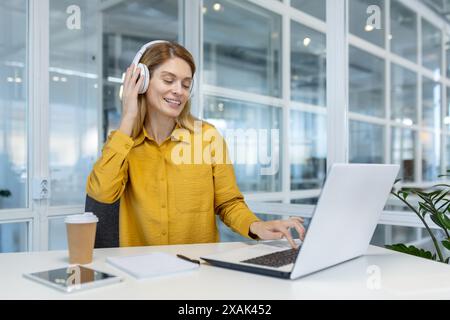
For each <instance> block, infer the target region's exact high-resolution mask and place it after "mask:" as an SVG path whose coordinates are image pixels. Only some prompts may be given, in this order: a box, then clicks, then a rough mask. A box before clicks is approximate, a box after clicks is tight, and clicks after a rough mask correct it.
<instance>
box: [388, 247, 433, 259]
mask: <svg viewBox="0 0 450 320" xmlns="http://www.w3.org/2000/svg"><path fill="white" fill-rule="evenodd" d="M385 247H386V248H387V249H390V250H394V251H397V252H401V253H406V254H410V255H413V256H416V257H420V258H425V259H430V260H436V255H433V254H432V253H431V252H430V251H426V250H424V249H419V248H416V247H415V246H408V247H407V246H406V245H404V244H403V243H397V244H393V245H385Z"/></svg>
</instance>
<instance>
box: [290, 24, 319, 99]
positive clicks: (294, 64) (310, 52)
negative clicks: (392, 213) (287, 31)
mask: <svg viewBox="0 0 450 320" xmlns="http://www.w3.org/2000/svg"><path fill="white" fill-rule="evenodd" d="M325 48H326V37H325V34H323V33H321V32H318V31H315V30H313V29H311V28H308V27H306V26H304V25H302V24H300V23H297V22H292V23H291V81H290V83H291V100H293V101H298V102H302V103H306V104H310V105H315V106H325V105H326V49H325Z"/></svg>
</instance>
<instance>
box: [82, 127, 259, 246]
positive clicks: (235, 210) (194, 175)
mask: <svg viewBox="0 0 450 320" xmlns="http://www.w3.org/2000/svg"><path fill="white" fill-rule="evenodd" d="M205 132H207V134H204V133H205ZM211 133H212V134H211ZM214 137H215V138H214ZM218 141H220V143H223V146H224V149H223V153H220V152H219V153H220V155H219V156H218V155H216V154H215V153H216V151H215V147H213V145H214V143H218ZM199 147H200V149H201V150H199ZM218 158H220V159H219V161H218ZM226 160H228V155H227V151H226V145H225V142H224V140H223V139H222V137H221V136H220V134H219V133H218V131H217V130H216V129H215V128H214V127H213V126H212V125H210V124H208V123H205V122H202V123H201V130H196V132H191V131H188V130H187V129H182V128H181V127H180V126H178V125H177V126H176V127H175V129H174V131H173V132H172V134H171V135H170V137H168V138H167V139H166V140H165V141H164V142H163V143H162V144H161V145H158V144H157V143H156V141H155V140H154V139H152V138H151V137H150V136H149V135H148V134H147V132H146V131H145V129H143V130H142V133H141V134H140V136H138V138H136V139H135V140H133V139H132V138H131V137H129V136H128V135H126V134H124V133H122V132H121V131H119V130H117V131H114V132H112V133H111V134H110V136H109V138H108V141H107V142H106V144H105V145H104V147H103V151H102V155H101V157H100V159H99V160H98V161H97V162H96V163H95V165H94V168H93V170H92V172H91V173H90V175H89V177H88V181H87V188H86V189H87V193H88V195H89V196H90V197H92V198H93V199H95V200H97V201H99V202H103V203H114V202H115V201H117V200H118V199H120V218H119V221H120V222H119V237H120V246H146V245H167V244H184V243H208V242H218V241H219V232H218V229H217V225H216V220H215V214H218V215H219V216H220V218H221V220H222V221H223V222H224V223H225V224H226V225H227V226H229V227H230V228H231V229H233V230H234V231H235V232H238V233H239V234H241V235H242V236H244V237H247V238H250V236H249V227H250V224H251V223H253V222H255V221H260V220H259V219H258V218H257V217H256V216H255V215H254V214H253V213H252V212H251V211H250V210H249V208H248V207H247V205H246V204H245V202H244V199H243V196H242V194H241V192H240V191H239V188H238V186H237V184H236V178H235V175H234V170H233V166H232V164H231V163H229V162H227V161H226Z"/></svg>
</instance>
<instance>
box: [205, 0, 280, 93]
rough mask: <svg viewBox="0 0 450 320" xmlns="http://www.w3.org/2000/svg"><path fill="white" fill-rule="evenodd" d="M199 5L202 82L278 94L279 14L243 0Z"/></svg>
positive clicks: (240, 89)
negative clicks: (201, 9)
mask: <svg viewBox="0 0 450 320" xmlns="http://www.w3.org/2000/svg"><path fill="white" fill-rule="evenodd" d="M215 3H216V1H215V0H205V1H204V2H203V6H204V7H205V8H207V11H206V12H205V13H204V14H203V24H204V30H203V41H204V42H203V70H202V72H203V81H204V84H209V85H213V86H218V87H223V88H229V89H234V90H238V91H242V92H248V93H257V94H261V95H265V96H274V97H280V96H281V73H280V68H281V16H279V15H277V14H275V13H273V12H270V11H268V10H265V9H263V8H261V7H259V6H256V5H253V4H250V3H248V2H245V1H233V0H227V1H222V2H221V3H220V4H221V5H220V8H219V9H218V10H216V9H214V8H215V7H214V4H215Z"/></svg>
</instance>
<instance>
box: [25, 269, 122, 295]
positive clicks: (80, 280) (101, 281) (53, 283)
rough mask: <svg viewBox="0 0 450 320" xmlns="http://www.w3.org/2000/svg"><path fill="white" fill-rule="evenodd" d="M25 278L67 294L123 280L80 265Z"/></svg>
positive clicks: (33, 274)
mask: <svg viewBox="0 0 450 320" xmlns="http://www.w3.org/2000/svg"><path fill="white" fill-rule="evenodd" d="M23 276H24V277H25V278H28V279H31V280H34V281H37V282H39V283H42V284H45V285H47V286H49V287H52V288H54V289H58V290H60V291H63V292H66V293H70V292H74V291H80V290H85V289H90V288H97V287H101V286H104V285H108V284H111V283H117V282H120V281H122V278H120V277H118V276H115V275H113V274H109V273H105V272H101V271H97V270H93V269H89V268H86V267H83V266H80V265H76V266H70V267H66V268H60V269H53V270H46V271H41V272H35V273H27V274H24V275H23Z"/></svg>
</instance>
